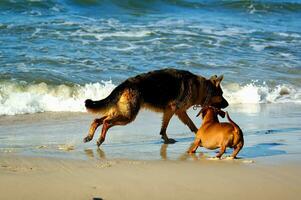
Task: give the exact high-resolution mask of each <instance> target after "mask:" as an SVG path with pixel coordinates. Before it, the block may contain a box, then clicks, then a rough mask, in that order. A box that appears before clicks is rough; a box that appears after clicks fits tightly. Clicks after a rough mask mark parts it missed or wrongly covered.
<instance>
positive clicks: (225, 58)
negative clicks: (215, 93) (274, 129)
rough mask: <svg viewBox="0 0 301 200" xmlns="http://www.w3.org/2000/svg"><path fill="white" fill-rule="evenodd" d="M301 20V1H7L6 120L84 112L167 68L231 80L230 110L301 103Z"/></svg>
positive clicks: (2, 18) (0, 13)
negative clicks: (133, 79) (90, 102)
mask: <svg viewBox="0 0 301 200" xmlns="http://www.w3.org/2000/svg"><path fill="white" fill-rule="evenodd" d="M299 19H301V1H293V0H291V1H290V0H287V1H277V0H266V1H242V0H241V1H215V0H211V1H209V0H208V1H197V0H195V1H193V0H166V1H164V0H161V1H159V0H147V1H138V0H130V1H122V0H110V1H109V0H103V1H100V0H99V1H98V0H62V1H58V0H50V1H44V0H36V1H34V0H31V1H30V0H15V1H13V0H3V1H1V2H0V115H16V114H25V113H36V112H44V111H84V107H83V104H82V102H83V101H84V99H86V98H92V99H100V98H103V97H105V96H106V95H107V94H108V93H109V92H110V91H111V90H112V89H113V88H114V87H115V86H116V85H117V84H118V83H120V82H121V81H122V80H124V79H126V78H127V77H129V76H133V75H136V74H138V73H142V72H146V71H149V70H154V69H159V68H165V67H174V68H179V69H187V70H190V71H192V72H194V73H197V74H200V75H203V76H205V77H209V76H211V75H213V74H224V75H225V81H224V83H223V87H224V90H225V96H226V97H227V98H228V99H229V102H230V103H231V104H249V103H251V104H259V103H286V102H293V103H300V102H301V91H300V86H301V54H300V52H301V20H299ZM20 99H22V100H23V101H22V102H20V101H19V100H20Z"/></svg>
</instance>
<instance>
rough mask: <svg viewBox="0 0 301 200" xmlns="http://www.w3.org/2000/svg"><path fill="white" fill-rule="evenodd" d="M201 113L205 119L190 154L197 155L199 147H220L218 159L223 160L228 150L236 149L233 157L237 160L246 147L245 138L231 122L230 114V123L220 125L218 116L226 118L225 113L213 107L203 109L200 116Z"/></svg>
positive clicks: (189, 151)
mask: <svg viewBox="0 0 301 200" xmlns="http://www.w3.org/2000/svg"><path fill="white" fill-rule="evenodd" d="M200 113H202V118H203V122H202V126H201V127H200V129H199V130H198V132H197V133H196V138H195V140H194V142H193V144H192V146H191V147H190V149H189V150H188V153H195V151H196V150H197V148H198V146H203V147H205V148H207V149H217V148H219V147H220V152H219V153H218V154H217V155H216V157H217V158H221V156H222V155H223V154H224V153H225V151H226V148H227V147H230V148H234V151H233V153H232V156H231V157H233V158H236V156H237V154H238V152H239V151H240V150H241V148H242V147H243V145H244V138H243V133H242V131H241V129H240V128H239V126H238V125H237V124H236V123H234V122H233V121H232V120H231V118H230V117H229V114H228V112H226V114H227V118H228V120H229V122H230V123H227V122H224V123H220V122H219V120H218V117H217V115H218V114H219V115H220V116H222V117H225V112H224V111H222V110H220V109H217V108H214V107H212V106H208V107H205V108H203V109H202V110H201V111H200V112H199V113H198V115H199V114H200ZM198 115H197V116H198Z"/></svg>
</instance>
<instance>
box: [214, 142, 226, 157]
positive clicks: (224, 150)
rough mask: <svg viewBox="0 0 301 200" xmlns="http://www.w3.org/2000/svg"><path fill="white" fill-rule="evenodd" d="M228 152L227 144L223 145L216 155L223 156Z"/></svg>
mask: <svg viewBox="0 0 301 200" xmlns="http://www.w3.org/2000/svg"><path fill="white" fill-rule="evenodd" d="M225 152H226V145H222V146H221V149H220V151H219V153H218V154H217V155H216V157H217V158H221V157H222V155H223V154H224V153H225Z"/></svg>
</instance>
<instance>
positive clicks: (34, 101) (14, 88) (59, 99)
mask: <svg viewBox="0 0 301 200" xmlns="http://www.w3.org/2000/svg"><path fill="white" fill-rule="evenodd" d="M113 88H115V85H114V84H113V83H112V82H111V81H109V82H102V83H90V84H86V85H84V86H79V85H75V86H67V85H59V86H49V85H47V84H46V83H40V84H33V85H28V84H26V83H18V84H16V83H1V84H0V115H16V114H26V113H37V112H45V111H57V112H61V111H70V112H83V111H85V107H84V101H85V99H87V98H91V99H102V98H104V97H106V96H107V95H108V94H109V93H110V92H111V91H112V90H113Z"/></svg>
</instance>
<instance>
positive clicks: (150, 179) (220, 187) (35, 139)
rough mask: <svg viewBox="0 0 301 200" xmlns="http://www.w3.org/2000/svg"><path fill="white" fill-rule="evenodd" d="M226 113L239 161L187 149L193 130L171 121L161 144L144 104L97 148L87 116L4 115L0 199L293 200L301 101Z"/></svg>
mask: <svg viewBox="0 0 301 200" xmlns="http://www.w3.org/2000/svg"><path fill="white" fill-rule="evenodd" d="M244 108H245V107H244ZM227 110H228V111H229V112H230V115H231V117H232V118H233V120H235V121H236V122H237V123H238V124H239V125H240V126H241V128H242V129H243V131H244V136H245V142H246V143H245V146H244V148H243V150H242V151H241V153H240V154H239V158H240V159H237V160H227V159H226V158H225V157H224V159H222V160H212V159H211V157H212V156H214V155H215V152H216V151H210V150H206V149H204V148H200V149H199V150H198V151H197V153H196V154H195V155H192V156H190V155H187V154H186V153H185V152H186V150H187V148H188V147H189V145H190V143H191V142H192V141H193V139H194V136H193V133H190V132H189V130H187V127H185V126H184V125H182V124H181V123H180V122H179V120H178V119H177V118H174V119H173V120H172V123H171V124H170V127H169V129H168V133H169V135H170V137H173V138H175V139H176V140H177V141H178V142H177V143H175V144H173V145H165V144H163V143H162V142H161V140H160V137H159V136H158V133H157V132H158V128H159V125H160V115H159V114H156V113H151V112H147V111H142V112H141V113H140V114H139V116H138V118H137V120H136V121H135V122H133V123H132V124H130V125H128V126H126V127H116V128H112V130H110V132H109V134H108V137H107V140H106V141H105V143H104V144H103V145H102V146H101V148H100V149H97V147H96V145H95V139H94V140H93V141H91V142H90V143H87V144H84V143H83V142H82V138H83V137H84V135H85V134H86V131H87V129H88V126H89V124H90V122H91V120H92V119H93V117H94V116H92V115H89V114H86V113H73V114H70V113H49V112H48V113H47V112H46V113H39V114H32V115H18V116H6V117H5V116H3V117H1V118H0V123H1V126H0V133H1V134H0V140H1V143H0V177H1V179H0V199H30V200H32V199H93V198H94V199H193V198H197V199H199V198H204V199H221V198H222V199H229V198H231V199H242V198H244V199H299V191H300V185H301V180H300V178H299V177H300V175H301V174H300V166H301V149H300V143H301V138H300V124H299V121H300V106H299V105H297V104H287V105H286V106H285V107H284V106H279V105H278V106H275V105H261V106H259V107H253V108H252V109H249V110H248V109H243V108H242V107H240V106H239V105H237V106H231V107H229V109H227ZM194 112H196V111H193V110H191V111H190V113H189V114H190V115H191V116H193V115H194V114H195V113H194ZM292 116H293V118H292ZM193 119H194V121H195V123H196V124H197V125H198V126H199V124H200V119H199V118H195V117H193ZM146 122H148V123H146ZM96 137H97V136H96ZM231 152H232V150H229V151H227V153H226V154H227V155H229V154H230V153H231ZM227 155H226V156H227Z"/></svg>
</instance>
